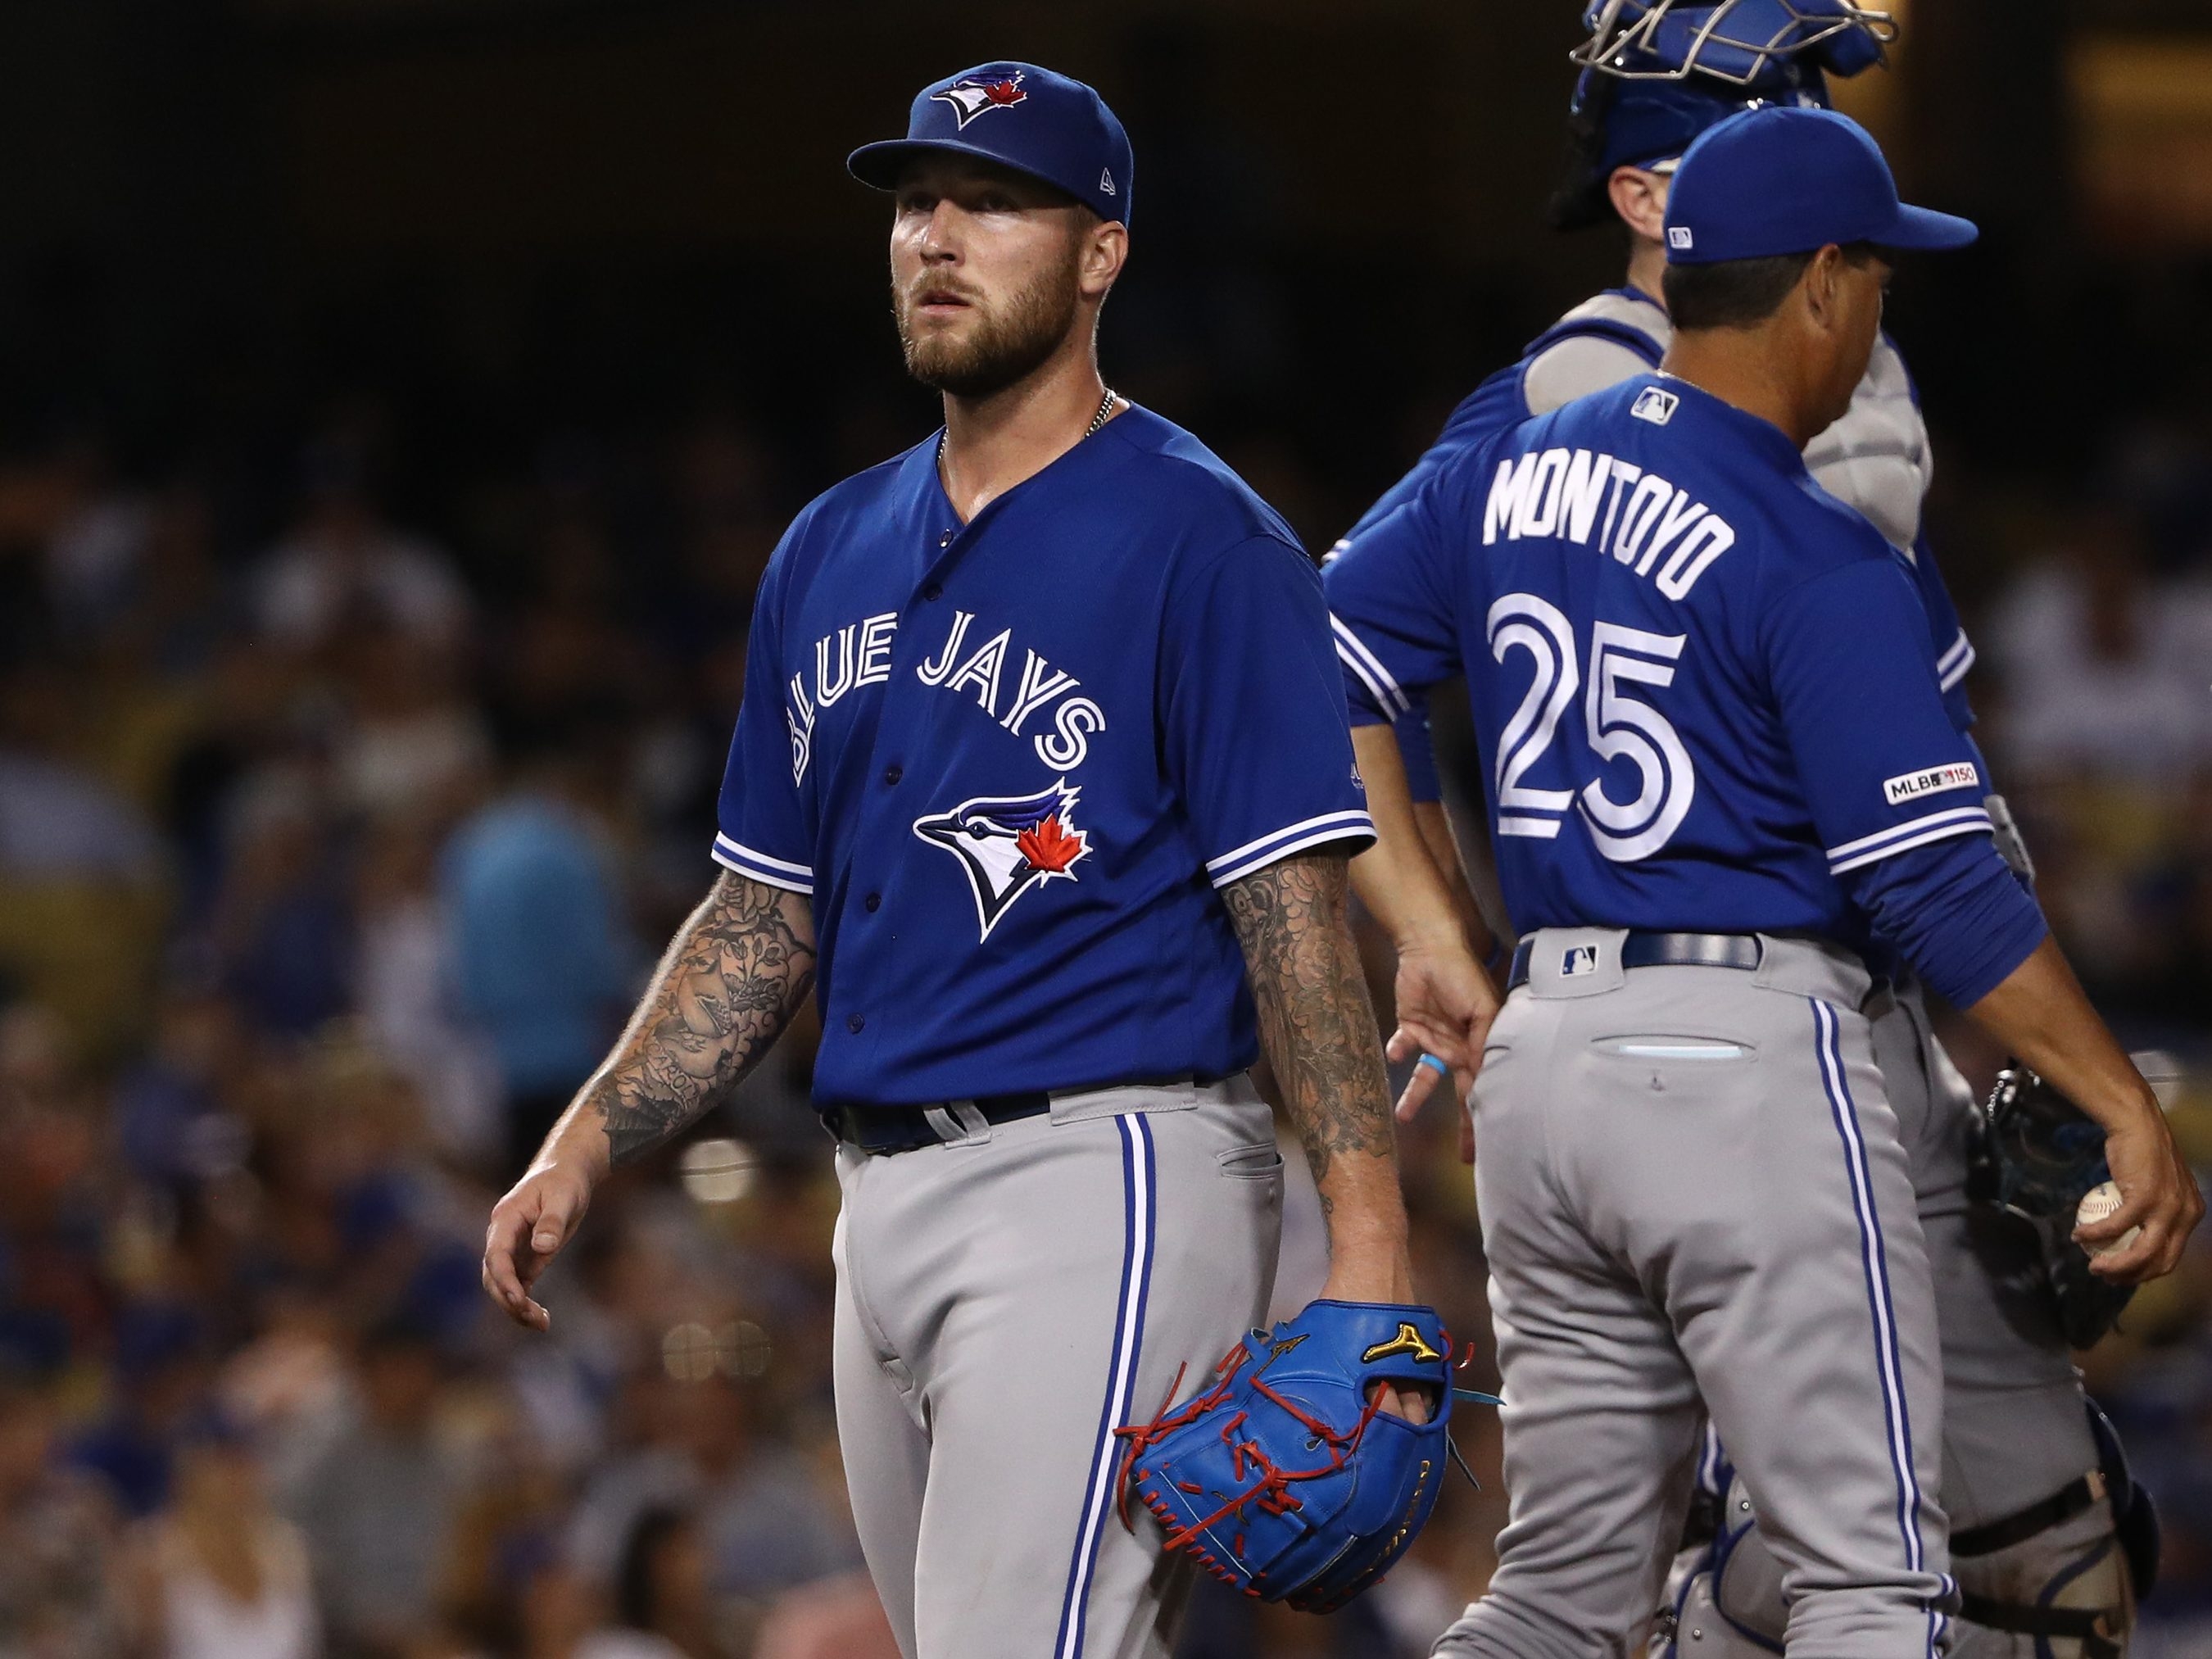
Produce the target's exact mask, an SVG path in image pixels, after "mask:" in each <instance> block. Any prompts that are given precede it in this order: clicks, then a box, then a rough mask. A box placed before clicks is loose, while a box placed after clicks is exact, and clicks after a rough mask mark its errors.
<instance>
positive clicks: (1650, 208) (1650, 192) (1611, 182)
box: [1605, 167, 1667, 242]
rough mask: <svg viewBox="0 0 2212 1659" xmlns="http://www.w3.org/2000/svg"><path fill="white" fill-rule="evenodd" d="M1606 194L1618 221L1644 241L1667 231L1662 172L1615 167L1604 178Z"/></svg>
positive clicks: (1665, 183) (1664, 185) (1665, 188)
mask: <svg viewBox="0 0 2212 1659" xmlns="http://www.w3.org/2000/svg"><path fill="white" fill-rule="evenodd" d="M1605 189H1606V194H1607V196H1608V197H1611V198H1612V201H1613V211H1614V212H1615V213H1617V214H1619V215H1620V222H1621V223H1623V224H1625V225H1626V226H1627V227H1628V228H1629V229H1630V230H1631V231H1632V232H1634V233H1635V234H1637V235H1638V236H1641V237H1642V238H1643V239H1644V240H1645V241H1647V242H1656V241H1659V240H1662V239H1663V238H1664V237H1665V236H1666V234H1667V179H1666V177H1665V175H1664V174H1662V173H1648V172H1646V171H1645V170H1644V168H1642V167H1615V168H1614V169H1613V176H1612V177H1611V178H1610V179H1607V180H1606V183H1605Z"/></svg>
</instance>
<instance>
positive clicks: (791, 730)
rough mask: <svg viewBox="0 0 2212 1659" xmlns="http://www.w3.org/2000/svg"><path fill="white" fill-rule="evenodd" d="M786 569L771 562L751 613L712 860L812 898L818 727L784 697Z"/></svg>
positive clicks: (780, 561) (716, 815)
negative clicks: (811, 821)
mask: <svg viewBox="0 0 2212 1659" xmlns="http://www.w3.org/2000/svg"><path fill="white" fill-rule="evenodd" d="M781 567H782V560H781V557H779V558H777V559H776V560H775V561H773V562H771V563H770V564H769V574H768V575H767V576H765V577H764V578H763V579H762V581H761V588H760V597H759V599H758V600H757V603H756V604H755V605H754V607H753V621H752V631H751V633H750V635H749V637H748V640H747V643H746V647H745V691H744V702H742V703H741V704H740V705H739V706H738V729H737V732H736V733H735V735H734V736H732V738H731V739H730V759H729V764H728V765H727V766H726V767H725V768H724V769H723V772H722V793H721V798H720V801H719V802H718V804H717V805H716V809H715V817H716V821H717V822H716V834H715V836H714V861H715V862H716V863H717V864H720V865H722V866H725V867H726V868H728V869H731V870H734V871H736V872H738V874H739V875H741V876H750V878H752V879H753V880H755V881H757V882H761V883H763V884H766V885H768V886H770V887H781V888H782V889H784V890H786V891H787V892H793V893H805V894H807V895H809V896H811V895H812V893H813V891H814V868H813V863H812V848H813V838H812V837H811V836H809V835H808V834H807V831H806V820H805V811H804V810H803V806H802V803H801V801H800V799H799V785H800V784H801V782H802V781H804V780H805V775H806V769H807V766H808V764H809V763H810V762H811V759H812V754H811V739H812V737H813V720H812V716H811V713H809V714H805V715H804V717H802V715H801V713H800V711H799V709H796V708H793V707H792V705H791V704H790V703H789V702H788V701H787V695H786V692H785V690H784V674H783V669H782V653H781V631H782V630H781V626H780V617H781V611H782V606H781V603H780V596H779V594H778V592H777V582H778V574H779V572H780V571H781Z"/></svg>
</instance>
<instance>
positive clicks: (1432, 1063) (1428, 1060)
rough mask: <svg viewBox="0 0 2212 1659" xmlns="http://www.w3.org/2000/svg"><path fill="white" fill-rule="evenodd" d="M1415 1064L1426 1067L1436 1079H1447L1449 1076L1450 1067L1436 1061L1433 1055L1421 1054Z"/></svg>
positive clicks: (1440, 1061)
mask: <svg viewBox="0 0 2212 1659" xmlns="http://www.w3.org/2000/svg"><path fill="white" fill-rule="evenodd" d="M1415 1063H1416V1064H1417V1065H1421V1066H1427V1067H1428V1068H1429V1069H1430V1070H1431V1071H1432V1072H1434V1073H1436V1074H1437V1076H1438V1077H1449V1076H1450V1075H1451V1067H1450V1066H1447V1065H1445V1064H1444V1063H1443V1061H1442V1060H1438V1059H1437V1057H1436V1056H1435V1055H1434V1054H1423V1055H1422V1056H1421V1057H1420V1059H1419V1060H1418V1061H1416V1062H1415Z"/></svg>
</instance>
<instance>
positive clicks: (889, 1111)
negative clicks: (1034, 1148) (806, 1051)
mask: <svg viewBox="0 0 2212 1659" xmlns="http://www.w3.org/2000/svg"><path fill="white" fill-rule="evenodd" d="M960 1106H973V1107H974V1108H975V1109H976V1110H977V1111H979V1112H981V1113H982V1115H983V1121H985V1122H986V1123H994V1124H997V1123H1012V1122H1016V1121H1018V1120H1020V1119H1022V1118H1025V1117H1036V1116H1039V1115H1042V1114H1043V1113H1046V1112H1048V1111H1050V1110H1051V1109H1052V1097H1051V1096H1050V1095H1048V1094H1047V1093H1046V1092H1045V1091H1043V1090H1042V1089H1035V1090H1031V1091H1029V1092H1028V1093H1025V1094H1018V1095H990V1096H987V1097H983V1098H981V1099H978V1100H955V1101H947V1102H945V1103H943V1104H941V1105H938V1106H832V1107H829V1108H827V1109H824V1110H823V1114H822V1122H823V1127H825V1128H827V1129H828V1130H829V1133H831V1134H833V1135H835V1136H836V1138H837V1139H840V1140H842V1141H843V1142H845V1143H846V1144H847V1145H848V1146H857V1147H859V1148H860V1150H861V1151H862V1152H869V1153H872V1154H873V1155H875V1156H876V1157H878V1158H887V1157H889V1156H890V1155H891V1154H892V1153H894V1152H917V1151H919V1150H920V1149H921V1148H922V1147H924V1146H943V1145H945V1137H944V1136H943V1135H941V1134H939V1133H937V1131H936V1130H935V1129H934V1128H933V1127H931V1125H930V1121H929V1117H928V1114H929V1113H931V1112H933V1111H944V1112H950V1111H951V1110H953V1109H954V1108H956V1107H960Z"/></svg>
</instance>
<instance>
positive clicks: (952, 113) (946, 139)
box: [845, 63, 1135, 224]
mask: <svg viewBox="0 0 2212 1659" xmlns="http://www.w3.org/2000/svg"><path fill="white" fill-rule="evenodd" d="M1002 109H1012V110H1019V111H1020V112H1021V113H1020V114H1019V115H1018V117H1016V118H1012V119H1010V120H1005V121H986V120H984V119H983V117H985V116H986V115H988V114H990V113H991V112H992V111H994V110H1002ZM971 129H972V131H971ZM927 155H967V156H972V157H974V158H975V159H976V160H978V161H991V162H995V163H996V164H997V165H998V166H1000V167H1011V168H1012V169H1013V170H1014V171H1015V172H1017V173H1027V174H1028V175H1029V176H1030V178H1032V179H1042V180H1043V181H1044V182H1045V183H1046V184H1048V185H1053V186H1054V187H1055V188H1057V189H1060V190H1063V191H1066V192H1067V194H1069V195H1070V196H1073V197H1074V198H1075V199H1076V200H1077V201H1079V202H1081V203H1082V204H1085V206H1086V207H1088V208H1090V209H1091V211H1092V212H1094V213H1096V214H1097V216H1099V217H1100V218H1102V219H1109V220H1120V221H1121V222H1122V223H1124V224H1126V223H1127V222H1128V219H1129V196H1130V190H1131V183H1130V175H1131V173H1133V171H1134V167H1135V164H1134V162H1133V161H1132V159H1131V157H1130V154H1129V135H1128V134H1127V132H1125V131H1122V129H1121V122H1120V121H1119V120H1117V119H1115V115H1114V112H1113V111H1112V110H1110V109H1109V108H1107V107H1106V100H1104V99H1103V98H1101V97H1100V96H1099V95H1098V94H1097V93H1096V92H1095V91H1093V90H1092V89H1091V88H1089V87H1087V86H1085V85H1084V84H1083V82H1080V81H1078V80H1074V79H1073V78H1071V77H1070V76H1065V75H1060V74H1056V73H1054V71H1053V70H1048V69H1045V68H1042V66H1040V65H1038V64H1017V63H992V64H976V65H975V66H974V67H973V68H972V69H965V70H961V71H960V73H959V74H957V75H954V76H947V77H946V78H945V79H944V80H942V81H934V82H931V83H930V84H929V85H928V86H926V87H924V88H922V89H921V91H920V92H919V93H917V94H915V100H914V105H913V107H912V108H911V109H910V110H908V113H907V126H906V137H903V138H886V139H884V140H883V141H882V142H880V143H873V144H863V145H861V146H860V149H856V150H854V152H853V153H852V155H849V156H848V157H847V158H846V160H845V166H846V167H847V169H848V171H849V172H850V173H852V175H853V176H854V178H855V179H859V180H860V182H861V183H862V184H864V185H874V186H875V187H876V188H877V189H878V190H896V189H897V188H898V184H899V179H900V176H901V174H902V173H903V172H904V171H905V169H906V167H907V166H908V163H909V162H912V161H915V160H917V159H920V158H921V157H923V156H927Z"/></svg>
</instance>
